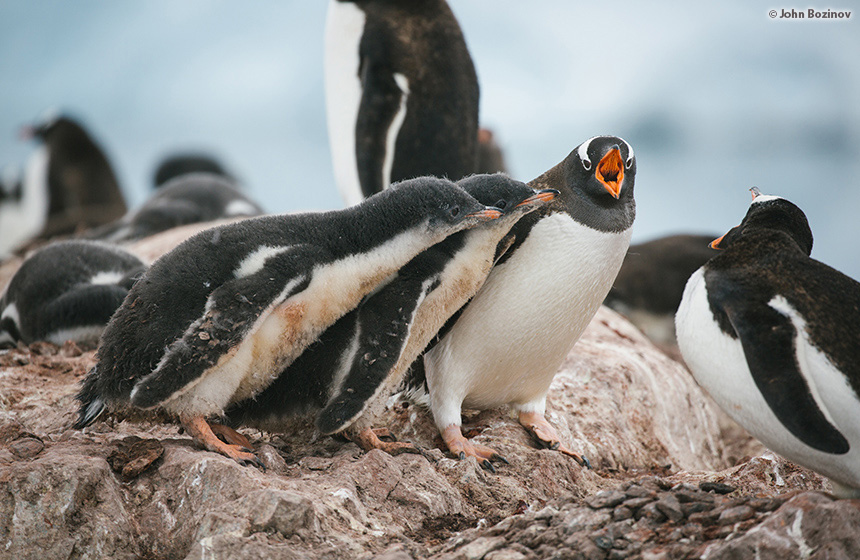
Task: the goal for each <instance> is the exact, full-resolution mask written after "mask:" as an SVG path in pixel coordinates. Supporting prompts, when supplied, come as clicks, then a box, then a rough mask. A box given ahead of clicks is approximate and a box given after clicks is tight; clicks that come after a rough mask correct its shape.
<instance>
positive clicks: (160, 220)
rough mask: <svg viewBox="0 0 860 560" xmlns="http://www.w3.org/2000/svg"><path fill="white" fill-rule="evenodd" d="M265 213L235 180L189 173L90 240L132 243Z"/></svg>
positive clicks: (161, 189) (96, 230) (93, 232)
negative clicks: (186, 227) (201, 224)
mask: <svg viewBox="0 0 860 560" xmlns="http://www.w3.org/2000/svg"><path fill="white" fill-rule="evenodd" d="M262 213H263V209H262V208H261V207H260V206H259V205H258V204H257V203H255V202H254V201H252V200H251V199H250V198H248V197H247V196H246V195H245V194H244V193H243V192H241V191H239V190H238V189H237V188H236V184H235V183H234V182H233V181H232V180H230V179H227V178H225V177H222V176H220V175H215V174H212V173H186V174H184V175H180V176H179V177H176V178H175V179H173V180H171V181H168V183H167V184H166V185H164V186H163V187H161V188H160V189H158V191H156V193H155V194H154V195H153V196H152V197H151V198H150V199H149V200H147V201H146V203H144V205H143V206H141V207H140V208H139V209H138V210H137V211H135V212H132V213H129V214H126V215H125V216H124V217H123V218H122V219H120V220H117V221H116V222H114V223H112V224H107V225H104V226H102V227H100V228H96V229H95V230H93V231H91V232H89V233H88V237H92V238H96V239H103V240H105V241H112V242H119V241H131V240H134V239H141V238H143V237H148V236H150V235H154V234H156V233H159V232H162V231H166V230H168V229H170V228H174V227H178V226H183V225H187V224H195V223H199V222H209V221H212V220H218V219H222V218H237V217H241V216H246V217H247V216H258V215H260V214H262Z"/></svg>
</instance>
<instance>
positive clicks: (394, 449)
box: [343, 428, 422, 455]
mask: <svg viewBox="0 0 860 560" xmlns="http://www.w3.org/2000/svg"><path fill="white" fill-rule="evenodd" d="M381 433H382V434H384V435H383V437H386V435H387V436H390V435H391V433H390V432H388V430H385V431H384V432H381ZM343 435H345V436H346V437H347V439H349V440H350V441H353V442H355V443H356V444H358V446H359V447H361V448H362V449H364V450H365V451H370V450H371V449H381V450H382V451H385V452H386V453H388V454H389V455H400V454H401V453H415V454H418V455H421V454H422V453H421V450H420V449H418V448H417V447H415V446H414V445H412V444H411V443H408V442H405V441H382V440H381V439H379V436H378V435H377V430H374V429H373V428H361V429H355V430H351V429H348V430H345V431H344V432H343Z"/></svg>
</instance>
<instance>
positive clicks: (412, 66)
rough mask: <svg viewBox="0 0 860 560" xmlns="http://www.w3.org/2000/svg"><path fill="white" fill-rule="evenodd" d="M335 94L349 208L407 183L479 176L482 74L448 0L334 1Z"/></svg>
mask: <svg viewBox="0 0 860 560" xmlns="http://www.w3.org/2000/svg"><path fill="white" fill-rule="evenodd" d="M325 91H326V114H327V120H328V131H329V143H330V146H331V152H332V160H333V165H334V174H335V181H336V183H337V185H338V189H339V190H340V193H341V196H342V197H343V199H344V201H345V202H346V204H347V205H351V204H356V203H357V202H359V201H361V200H362V199H363V198H365V197H368V196H370V195H372V194H374V193H377V192H379V191H381V190H383V189H385V188H387V187H388V186H389V185H391V184H392V183H394V182H397V181H400V180H403V179H409V178H412V177H419V176H423V175H433V176H436V177H447V178H450V179H452V180H457V179H460V178H461V177H464V176H466V175H469V174H471V173H474V171H475V168H476V167H475V166H476V164H477V141H478V96H479V93H478V78H477V75H476V74H475V67H474V65H473V64H472V58H471V56H470V55H469V50H468V49H467V47H466V42H465V40H464V39H463V34H462V32H461V31H460V26H459V24H458V23H457V20H456V18H455V17H454V14H453V13H452V12H451V9H450V8H449V7H448V4H447V3H446V2H445V0H412V1H409V2H400V1H396V0H354V1H350V0H331V1H330V3H329V9H328V16H327V20H326V31H325Z"/></svg>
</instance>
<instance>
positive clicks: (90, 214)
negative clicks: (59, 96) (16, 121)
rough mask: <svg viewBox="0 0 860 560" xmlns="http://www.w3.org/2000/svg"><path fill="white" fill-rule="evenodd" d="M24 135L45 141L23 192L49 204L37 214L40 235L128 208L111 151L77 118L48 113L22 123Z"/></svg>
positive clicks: (98, 221) (97, 221)
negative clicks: (109, 157) (108, 154)
mask: <svg viewBox="0 0 860 560" xmlns="http://www.w3.org/2000/svg"><path fill="white" fill-rule="evenodd" d="M21 136H22V137H23V138H33V139H36V140H38V141H40V142H41V143H42V146H40V147H39V149H38V150H37V151H36V153H35V154H33V156H32V157H31V158H30V163H29V165H28V168H27V174H26V176H25V179H24V191H25V193H33V196H34V198H36V199H39V200H40V201H41V205H40V206H46V208H45V211H44V212H45V213H44V214H43V215H40V216H39V217H40V218H42V219H43V222H42V224H43V225H42V227H41V231H39V232H38V236H39V237H40V238H42V239H48V238H50V237H53V236H56V235H64V234H71V233H75V232H76V231H79V230H82V229H88V228H91V227H95V226H99V225H102V224H106V223H108V222H111V221H113V220H116V219H118V218H120V217H122V215H123V214H125V212H126V205H125V199H124V198H123V196H122V192H121V191H120V189H119V184H118V183H117V179H116V175H115V174H114V171H113V169H112V168H111V165H110V163H109V162H108V160H107V157H106V156H105V154H104V152H102V150H101V148H99V146H98V145H97V144H96V142H95V141H94V140H93V139H92V137H90V135H89V134H87V132H86V131H85V130H84V129H83V127H82V126H81V125H80V124H79V123H78V122H76V121H75V120H73V119H71V118H69V117H67V116H62V115H61V116H56V117H49V118H47V119H45V120H43V121H42V122H40V123H38V124H36V125H33V126H26V127H23V128H22V129H21ZM25 195H26V194H25ZM22 241H23V240H22Z"/></svg>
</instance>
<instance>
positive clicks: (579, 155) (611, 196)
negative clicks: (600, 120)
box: [566, 136, 636, 205]
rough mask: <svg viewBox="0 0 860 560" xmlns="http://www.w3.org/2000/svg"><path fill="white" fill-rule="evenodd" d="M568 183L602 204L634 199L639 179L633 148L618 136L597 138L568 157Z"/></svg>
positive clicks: (585, 143) (584, 144)
mask: <svg viewBox="0 0 860 560" xmlns="http://www.w3.org/2000/svg"><path fill="white" fill-rule="evenodd" d="M566 172H567V173H568V177H567V179H568V181H569V183H570V184H574V185H577V186H578V187H579V188H580V189H581V190H582V191H584V192H585V193H586V194H587V195H589V196H590V197H591V198H593V199H594V200H595V201H597V202H598V203H599V204H601V205H612V204H613V200H618V199H620V198H622V197H623V198H625V199H632V197H633V182H634V179H635V177H636V156H635V155H634V154H633V148H632V147H631V146H630V144H628V143H627V142H626V141H625V140H624V139H622V138H619V137H617V136H595V137H593V138H589V139H588V140H586V141H585V142H583V143H582V144H580V145H579V146H577V147H576V149H575V150H573V152H571V154H570V155H569V156H568V161H567V169H566Z"/></svg>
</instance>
